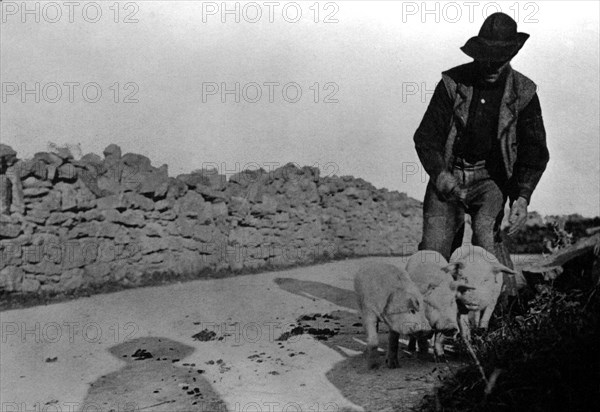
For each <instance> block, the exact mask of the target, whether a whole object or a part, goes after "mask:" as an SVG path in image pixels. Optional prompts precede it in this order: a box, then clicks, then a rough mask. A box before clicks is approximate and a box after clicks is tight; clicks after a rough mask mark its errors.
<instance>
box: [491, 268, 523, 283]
mask: <svg viewBox="0 0 600 412" xmlns="http://www.w3.org/2000/svg"><path fill="white" fill-rule="evenodd" d="M493 271H494V274H495V275H496V282H499V281H500V279H501V278H500V276H502V274H503V273H510V274H512V275H516V274H517V272H516V271H514V270H512V269H511V268H509V267H506V266H504V265H503V264H501V263H496V264H495V265H494V267H493Z"/></svg>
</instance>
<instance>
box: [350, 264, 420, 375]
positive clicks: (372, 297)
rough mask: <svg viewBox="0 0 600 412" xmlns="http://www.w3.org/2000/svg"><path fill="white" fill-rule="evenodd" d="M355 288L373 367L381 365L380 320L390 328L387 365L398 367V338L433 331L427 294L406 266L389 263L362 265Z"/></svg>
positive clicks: (367, 351) (369, 358)
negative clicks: (426, 307)
mask: <svg viewBox="0 0 600 412" xmlns="http://www.w3.org/2000/svg"><path fill="white" fill-rule="evenodd" d="M354 290H355V291H356V295H357V298H358V307H359V309H360V312H361V315H362V321H363V325H364V328H365V332H366V334H367V348H366V355H367V359H368V366H369V368H371V369H372V368H376V367H377V344H378V336H377V321H378V320H381V321H383V322H385V323H386V324H387V326H388V328H389V342H388V354H387V365H388V367H389V368H397V367H398V366H399V365H398V339H399V338H400V335H403V336H411V335H414V334H418V333H421V332H430V331H431V328H430V326H429V322H428V321H427V319H426V318H425V313H424V306H425V305H424V303H423V296H422V295H421V292H419V289H418V288H417V286H415V284H414V283H413V282H412V281H411V280H410V277H409V276H408V274H407V273H406V271H405V270H403V269H400V268H398V267H396V266H394V265H390V264H386V263H375V262H374V263H369V264H366V265H364V266H362V267H361V268H360V269H359V270H358V272H357V273H356V276H355V277H354Z"/></svg>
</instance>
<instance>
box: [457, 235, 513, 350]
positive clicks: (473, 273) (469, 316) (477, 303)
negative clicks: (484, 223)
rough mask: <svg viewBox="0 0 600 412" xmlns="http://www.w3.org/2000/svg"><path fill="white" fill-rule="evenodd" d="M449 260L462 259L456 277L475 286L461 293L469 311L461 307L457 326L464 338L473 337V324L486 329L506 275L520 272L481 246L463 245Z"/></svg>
mask: <svg viewBox="0 0 600 412" xmlns="http://www.w3.org/2000/svg"><path fill="white" fill-rule="evenodd" d="M450 262H457V263H458V262H461V263H462V264H463V267H462V268H458V267H457V268H456V272H455V273H454V276H455V277H457V279H459V280H460V281H461V282H463V283H464V284H465V285H468V286H469V287H472V289H469V290H467V291H465V292H464V293H461V294H459V295H458V301H459V302H460V303H461V304H462V305H464V308H465V309H466V310H460V308H459V316H458V327H459V329H460V333H461V336H462V338H463V339H464V340H466V341H469V340H470V338H471V333H470V326H469V323H471V326H473V327H479V328H482V329H486V328H487V327H488V324H489V321H490V317H491V316H492V312H493V311H494V308H495V307H496V303H497V302H498V297H499V296H500V292H501V291H502V285H503V274H504V273H507V274H508V273H510V274H514V275H516V274H517V272H515V271H514V270H512V269H510V268H508V267H506V266H504V265H502V264H501V263H500V262H499V261H498V259H497V258H496V257H495V256H494V255H493V254H492V253H490V252H488V251H486V250H485V249H483V248H481V247H479V246H473V245H464V246H462V247H460V248H458V249H456V250H455V251H454V252H453V253H452V256H450Z"/></svg>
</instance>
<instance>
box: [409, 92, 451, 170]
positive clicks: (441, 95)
mask: <svg viewBox="0 0 600 412" xmlns="http://www.w3.org/2000/svg"><path fill="white" fill-rule="evenodd" d="M451 118H452V101H451V100H450V96H448V92H447V91H446V88H445V86H444V82H443V81H440V82H439V83H438V84H437V86H436V88H435V90H434V92H433V96H432V97H431V101H430V102H429V106H428V107H427V111H426V112H425V115H424V116H423V120H421V124H420V125H419V128H418V129H417V131H416V132H415V136H414V142H415V148H416V150H417V154H418V156H419V160H421V163H422V164H423V167H424V168H425V171H426V172H427V174H428V175H429V177H430V178H431V180H432V181H435V180H436V179H437V177H438V175H439V174H440V172H442V171H443V170H444V169H445V167H446V166H445V162H444V146H445V144H446V139H447V138H448V132H449V127H450V120H451Z"/></svg>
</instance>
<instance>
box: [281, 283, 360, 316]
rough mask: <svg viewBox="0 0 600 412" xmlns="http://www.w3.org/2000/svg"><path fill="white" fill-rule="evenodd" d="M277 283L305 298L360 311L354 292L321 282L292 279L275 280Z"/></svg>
mask: <svg viewBox="0 0 600 412" xmlns="http://www.w3.org/2000/svg"><path fill="white" fill-rule="evenodd" d="M274 281H275V283H276V284H277V285H278V286H279V287H280V288H281V289H283V290H285V291H287V292H290V293H294V294H296V295H300V296H302V297H305V298H310V297H315V298H319V299H323V300H327V301H329V302H331V303H335V304H336V305H338V306H343V307H346V308H350V309H355V310H357V309H358V304H357V303H356V294H355V293H354V291H351V290H347V289H342V288H337V287H335V286H331V285H328V284H326V283H321V282H313V281H310V280H298V279H292V278H275V280H274Z"/></svg>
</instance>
